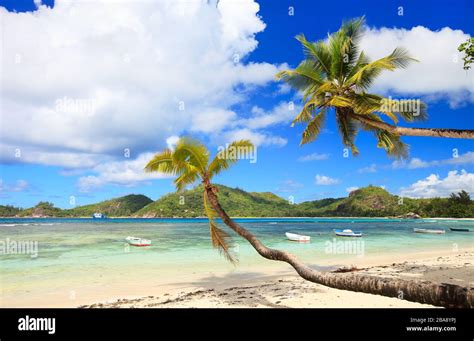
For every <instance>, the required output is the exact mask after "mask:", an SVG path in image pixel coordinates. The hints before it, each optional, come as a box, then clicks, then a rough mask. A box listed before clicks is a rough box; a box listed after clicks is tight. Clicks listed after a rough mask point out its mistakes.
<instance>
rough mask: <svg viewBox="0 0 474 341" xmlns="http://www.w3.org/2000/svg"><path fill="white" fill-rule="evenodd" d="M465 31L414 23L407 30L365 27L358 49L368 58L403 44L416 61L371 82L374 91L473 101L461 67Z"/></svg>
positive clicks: (472, 87) (473, 93)
mask: <svg viewBox="0 0 474 341" xmlns="http://www.w3.org/2000/svg"><path fill="white" fill-rule="evenodd" d="M468 38H469V34H467V33H464V32H463V31H461V30H453V29H451V28H449V27H445V28H443V29H441V30H438V31H431V30H430V29H428V28H426V27H423V26H417V27H413V28H411V29H409V30H407V29H398V28H385V27H384V28H380V29H376V28H372V29H368V30H367V31H366V33H365V36H364V37H363V39H362V41H361V48H362V49H363V50H364V51H365V52H367V55H368V56H369V57H370V58H371V59H372V60H375V59H378V58H381V57H383V56H385V55H388V54H390V53H391V52H392V51H393V49H394V48H395V47H397V46H400V47H405V48H407V49H408V51H409V52H410V54H411V55H412V56H413V57H415V58H416V59H418V60H419V61H420V62H419V63H412V64H410V66H409V67H408V68H407V69H405V70H396V71H395V72H389V71H387V72H384V73H383V74H382V75H381V76H380V77H379V78H378V79H377V81H376V82H375V83H374V86H373V87H374V91H382V92H388V91H390V90H394V91H396V92H398V93H410V94H415V95H417V94H418V95H424V94H433V95H436V96H437V95H443V96H448V97H449V98H450V100H451V105H453V106H455V105H458V104H459V101H460V100H462V99H464V100H468V101H471V102H472V101H474V83H473V82H472V77H471V76H470V75H469V74H468V73H467V72H466V71H465V70H463V64H462V60H461V55H460V53H459V52H458V51H457V48H458V46H459V44H461V43H462V42H464V41H466V40H467V39H468Z"/></svg>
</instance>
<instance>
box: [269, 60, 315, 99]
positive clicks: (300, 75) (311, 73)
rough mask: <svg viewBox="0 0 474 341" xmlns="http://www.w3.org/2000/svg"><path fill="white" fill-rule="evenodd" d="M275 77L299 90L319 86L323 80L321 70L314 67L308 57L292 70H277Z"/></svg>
mask: <svg viewBox="0 0 474 341" xmlns="http://www.w3.org/2000/svg"><path fill="white" fill-rule="evenodd" d="M275 77H276V79H277V80H282V81H284V82H286V83H288V85H290V86H291V87H292V88H294V89H296V90H299V91H304V90H306V89H307V88H308V87H312V86H319V85H321V84H322V83H323V81H324V80H323V77H322V75H321V72H320V71H319V70H318V69H317V68H315V66H314V62H313V61H312V60H309V59H306V60H303V61H302V62H301V63H300V64H299V65H298V66H297V67H296V68H295V69H293V70H284V71H280V72H278V73H277V74H276V76H275Z"/></svg>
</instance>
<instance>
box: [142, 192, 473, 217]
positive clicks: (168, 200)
mask: <svg viewBox="0 0 474 341" xmlns="http://www.w3.org/2000/svg"><path fill="white" fill-rule="evenodd" d="M217 188H218V189H219V192H218V196H219V202H220V203H221V205H222V207H223V208H224V209H225V210H226V212H227V213H228V214H229V215H230V216H232V217H317V216H321V217H325V216H327V217H334V216H339V217H390V216H391V217H395V216H404V215H407V214H409V213H415V214H418V215H420V216H423V217H474V202H473V201H472V200H470V199H467V200H466V199H463V201H462V200H461V199H458V200H454V199H453V198H434V199H409V198H400V197H398V196H396V195H392V194H390V193H389V192H387V191H386V190H385V189H383V188H380V187H375V186H367V187H364V188H360V189H358V190H355V191H353V192H351V193H350V194H349V196H348V197H346V198H326V199H321V200H314V201H307V202H303V203H300V204H294V205H291V204H290V203H289V202H287V201H286V200H285V199H283V198H280V197H279V196H277V195H275V194H273V193H270V192H264V193H255V192H246V191H244V190H241V189H239V188H229V187H226V186H222V185H217ZM202 192H203V189H202V186H198V187H196V188H194V189H191V190H188V191H185V192H183V193H181V194H178V193H170V194H167V195H165V196H163V197H162V198H160V199H158V200H157V201H155V202H153V203H150V204H149V205H147V206H145V207H143V208H142V209H141V210H139V211H137V212H136V213H135V214H134V216H136V217H148V218H154V217H202V216H204V211H203V203H202ZM460 200H461V201H460Z"/></svg>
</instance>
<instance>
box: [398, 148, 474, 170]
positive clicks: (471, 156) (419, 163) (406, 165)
mask: <svg viewBox="0 0 474 341" xmlns="http://www.w3.org/2000/svg"><path fill="white" fill-rule="evenodd" d="M473 163H474V152H471V151H470V152H467V153H464V154H461V155H458V156H457V157H454V156H453V157H452V158H450V159H444V160H431V161H425V160H422V159H420V158H412V159H410V160H409V161H405V160H395V161H393V162H392V165H391V167H392V168H393V169H417V168H428V167H436V166H447V165H448V166H452V165H457V166H460V165H468V164H473Z"/></svg>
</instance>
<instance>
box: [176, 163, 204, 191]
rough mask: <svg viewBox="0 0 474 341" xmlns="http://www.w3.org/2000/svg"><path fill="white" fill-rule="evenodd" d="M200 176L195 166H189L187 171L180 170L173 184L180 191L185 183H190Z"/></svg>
mask: <svg viewBox="0 0 474 341" xmlns="http://www.w3.org/2000/svg"><path fill="white" fill-rule="evenodd" d="M199 178H200V174H199V171H198V170H197V168H195V167H189V168H188V169H187V171H185V172H182V174H181V175H179V176H178V177H177V178H176V179H174V184H175V186H176V190H177V191H178V192H182V191H183V190H184V189H185V188H186V186H187V185H192V184H193V183H195V182H196V181H197V180H198V179H199Z"/></svg>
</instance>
